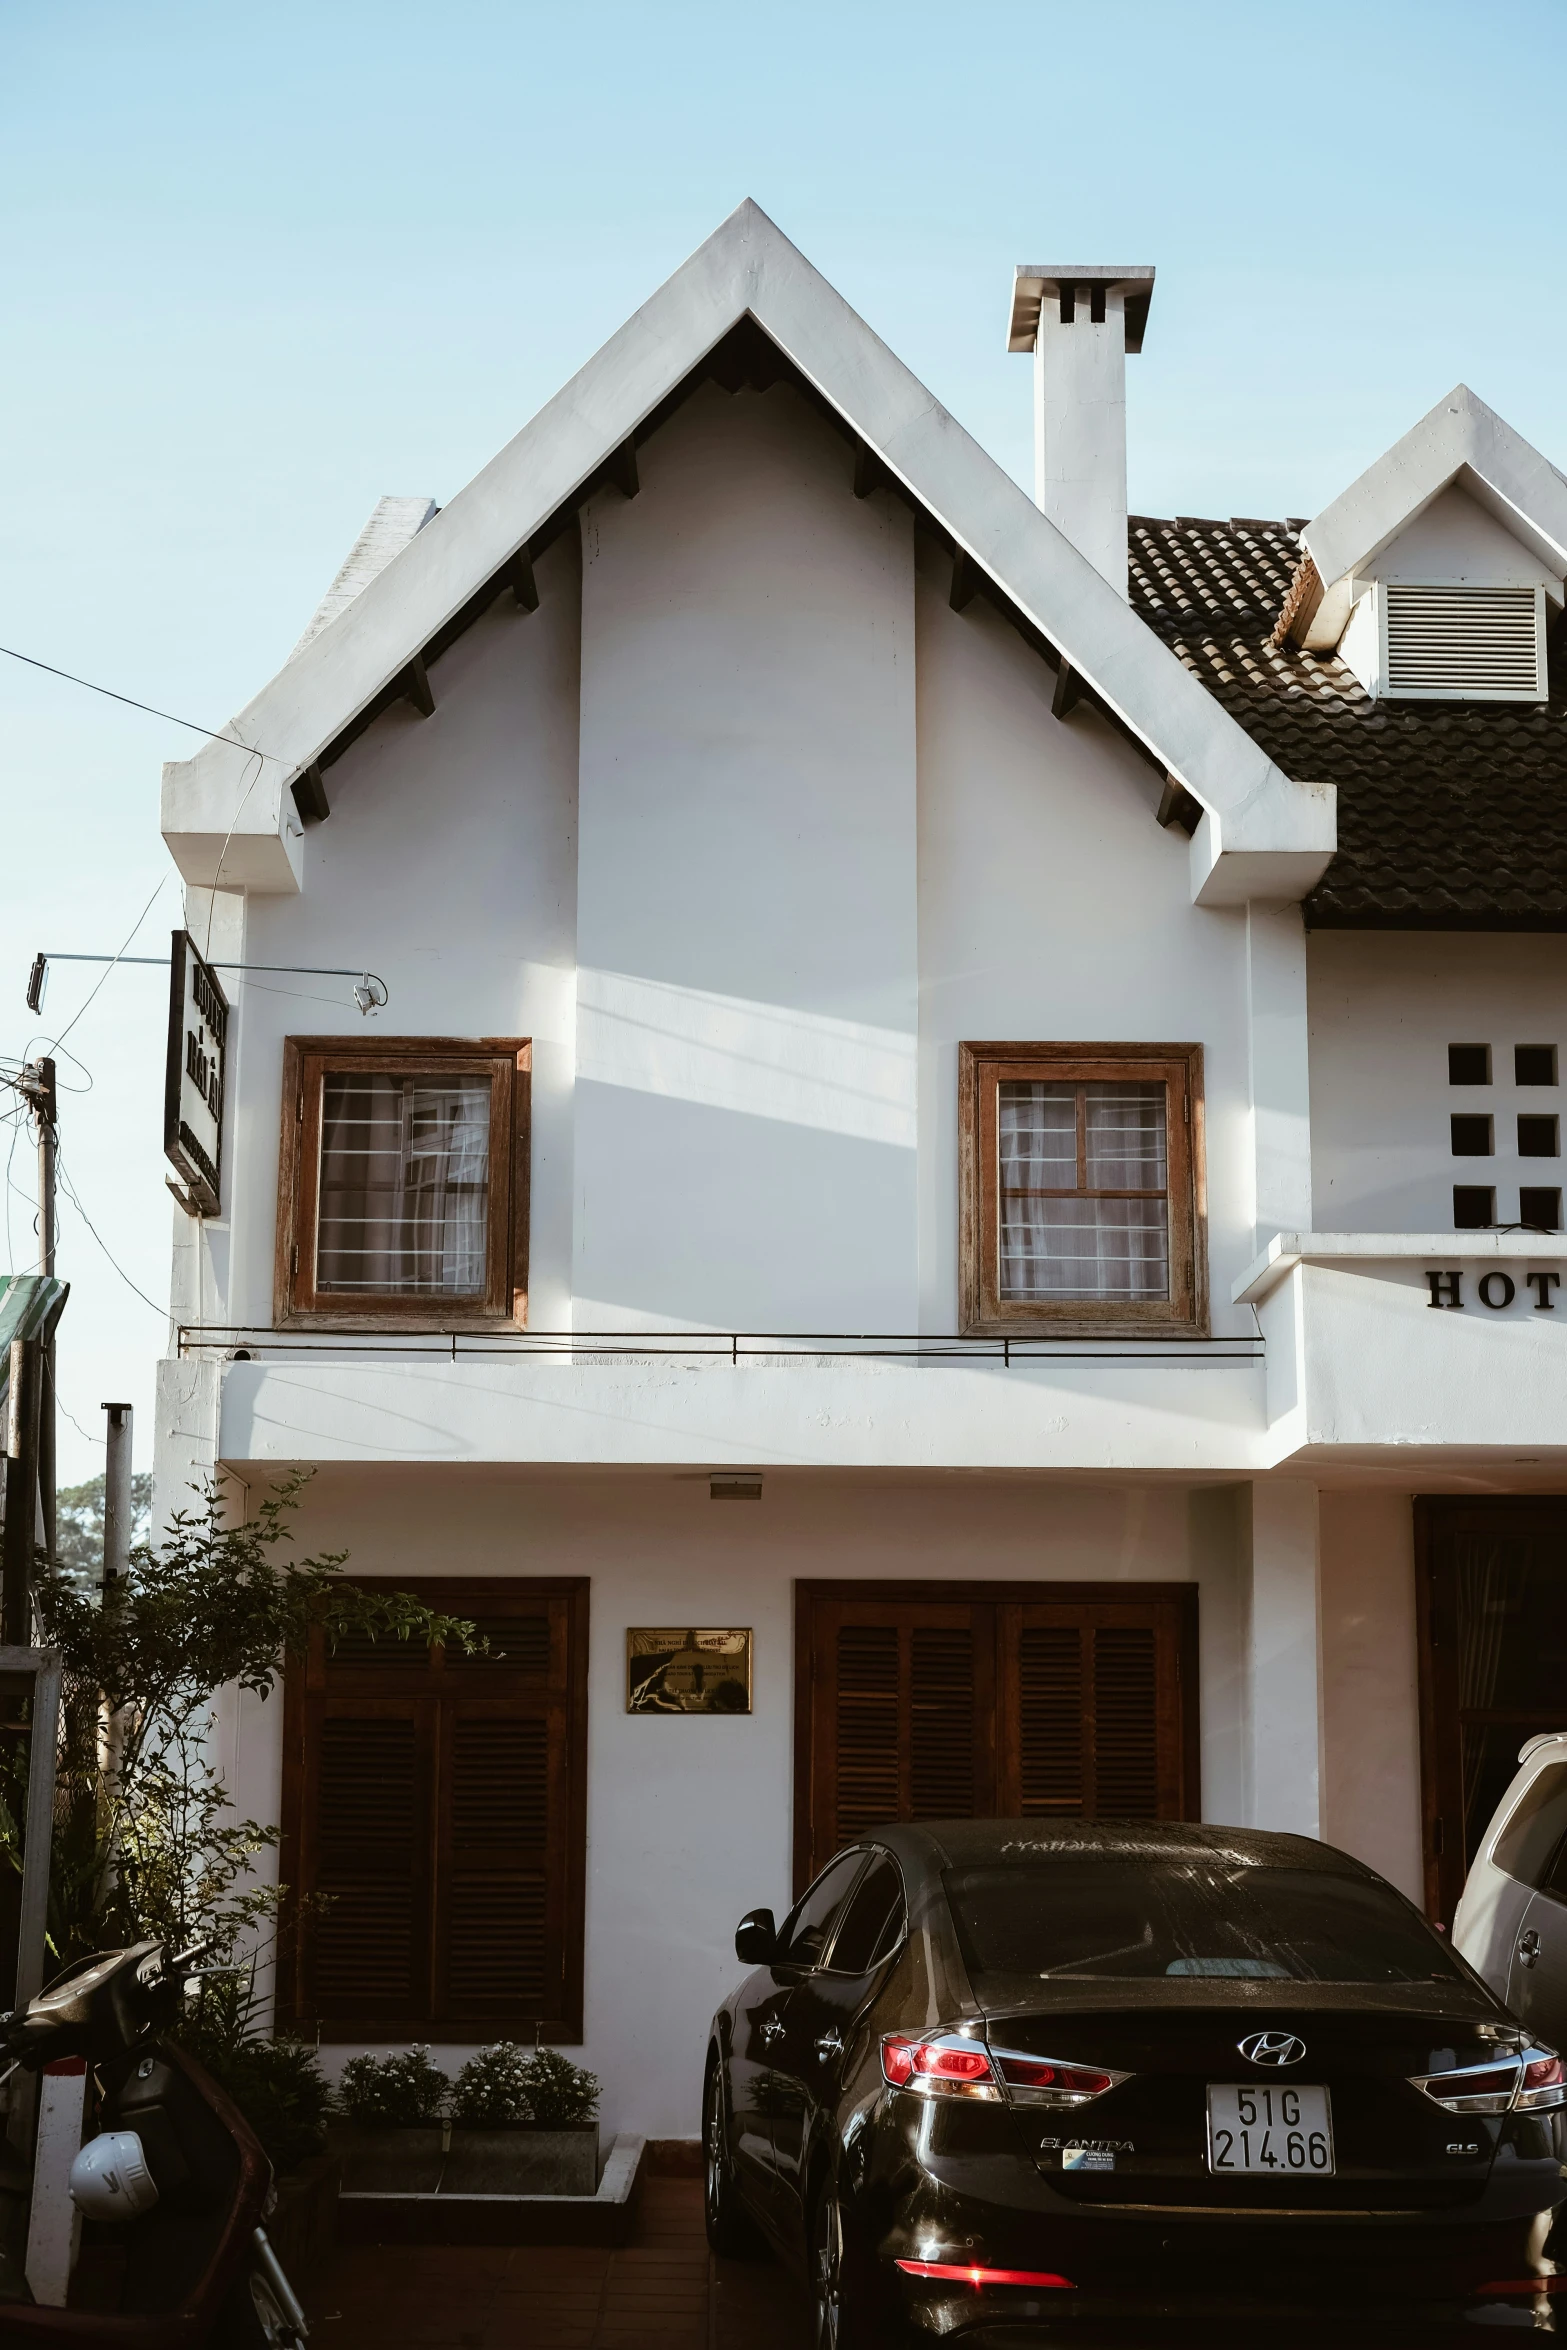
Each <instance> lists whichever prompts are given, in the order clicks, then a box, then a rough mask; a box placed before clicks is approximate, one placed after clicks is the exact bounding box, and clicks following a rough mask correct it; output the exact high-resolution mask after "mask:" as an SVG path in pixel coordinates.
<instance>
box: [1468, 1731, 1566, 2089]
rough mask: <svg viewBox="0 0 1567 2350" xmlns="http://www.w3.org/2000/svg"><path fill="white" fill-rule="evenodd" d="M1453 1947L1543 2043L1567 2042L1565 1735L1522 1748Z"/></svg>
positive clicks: (1478, 1860)
mask: <svg viewBox="0 0 1567 2350" xmlns="http://www.w3.org/2000/svg"><path fill="white" fill-rule="evenodd" d="M1453 1946H1454V1948H1455V1949H1456V1950H1457V1951H1458V1952H1459V1954H1460V1955H1461V1956H1462V1957H1464V1958H1466V1959H1468V1961H1469V1964H1470V1965H1471V1966H1472V1967H1473V1968H1474V1969H1475V1970H1476V1972H1477V1973H1479V1974H1481V1975H1483V1976H1484V1977H1485V1980H1486V1982H1487V1983H1489V1985H1490V1986H1491V1989H1492V1990H1493V1991H1495V1992H1496V1993H1497V1994H1498V1996H1499V1997H1501V1998H1502V1999H1505V2000H1506V2002H1507V2004H1508V2006H1509V2007H1510V2008H1511V2009H1512V2011H1513V2013H1514V2014H1515V2015H1516V2016H1518V2017H1520V2018H1521V2019H1522V2021H1523V2022H1524V2023H1526V2024H1528V2025H1529V2026H1530V2028H1531V2030H1532V2031H1533V2032H1534V2033H1535V2035H1536V2036H1537V2037H1538V2038H1539V2039H1542V2040H1545V2041H1548V2042H1549V2043H1550V2044H1551V2045H1552V2046H1553V2047H1556V2048H1560V2047H1562V2046H1564V2045H1567V1730H1557V1731H1551V1732H1548V1733H1547V1734H1546V1735H1545V1736H1544V1737H1541V1738H1531V1739H1530V1740H1529V1741H1528V1743H1527V1744H1526V1745H1525V1746H1524V1747H1522V1748H1521V1749H1520V1751H1519V1755H1518V1773H1517V1776H1516V1777H1515V1778H1514V1780H1513V1782H1512V1785H1511V1786H1510V1787H1509V1788H1508V1790H1507V1793H1506V1794H1505V1795H1504V1796H1503V1797H1502V1800H1501V1802H1500V1803H1499V1804H1498V1805H1497V1807H1496V1813H1495V1816H1494V1817H1493V1819H1492V1821H1491V1824H1490V1826H1489V1827H1488V1828H1487V1830H1486V1832H1485V1835H1484V1837H1483V1839H1482V1841H1481V1844H1480V1849H1479V1851H1478V1853H1477V1854H1476V1855H1475V1859H1474V1864H1473V1866H1472V1867H1471V1869H1470V1871H1469V1876H1468V1879H1467V1881H1466V1882H1465V1885H1464V1890H1463V1898H1462V1899H1461V1900H1460V1902H1459V1904H1458V1909H1457V1912H1456V1914H1455V1916H1454V1918H1453Z"/></svg>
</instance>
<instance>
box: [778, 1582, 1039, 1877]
mask: <svg viewBox="0 0 1567 2350" xmlns="http://www.w3.org/2000/svg"><path fill="white" fill-rule="evenodd" d="M990 1614H991V1611H990V1610H989V1609H988V1608H986V1607H984V1606H983V1605H980V1606H978V1607H975V1606H973V1605H971V1604H964V1603H962V1602H958V1603H956V1604H953V1603H946V1604H942V1603H940V1602H933V1601H922V1600H918V1599H911V1598H905V1597H902V1596H901V1595H900V1593H899V1589H898V1587H897V1586H896V1585H894V1586H891V1587H890V1588H889V1591H888V1593H887V1595H886V1597H885V1598H882V1597H880V1596H878V1597H876V1598H873V1599H850V1600H840V1599H833V1598H823V1599H821V1600H818V1601H816V1602H815V1603H814V1604H811V1605H809V1608H808V1615H807V1620H806V1624H805V1625H804V1626H803V1627H802V1630H803V1631H804V1635H805V1637H804V1642H803V1643H802V1646H803V1648H804V1650H805V1652H806V1653H808V1655H809V1682H810V1690H811V1700H810V1706H809V1724H808V1727H807V1730H806V1737H807V1739H808V1742H809V1751H810V1758H811V1769H810V1776H811V1794H810V1797H809V1799H808V1803H807V1806H806V1807H805V1808H806V1820H805V1822H804V1823H803V1825H804V1831H805V1832H804V1842H805V1846H806V1852H805V1855H804V1856H803V1858H802V1862H801V1865H802V1867H803V1868H804V1872H805V1880H807V1881H808V1879H809V1878H810V1877H811V1876H814V1875H815V1873H816V1871H817V1870H818V1869H820V1868H821V1867H822V1866H823V1865H824V1864H825V1863H826V1861H827V1860H829V1859H830V1858H831V1856H832V1854H833V1853H834V1852H836V1851H837V1849H838V1847H839V1846H840V1845H842V1844H847V1843H850V1842H852V1841H853V1839H854V1838H855V1837H856V1836H860V1835H863V1834H864V1833H865V1831H866V1830H867V1829H868V1828H874V1827H879V1826H880V1825H882V1824H883V1823H884V1822H886V1821H889V1820H911V1819H973V1818H982V1817H984V1816H985V1815H986V1814H987V1813H988V1812H989V1811H990V1810H991V1808H992V1806H993V1804H994V1800H995V1795H994V1790H995V1745H994V1738H993V1734H992V1725H993V1719H994V1659H995V1648H994V1634H993V1630H992V1626H991V1622H990Z"/></svg>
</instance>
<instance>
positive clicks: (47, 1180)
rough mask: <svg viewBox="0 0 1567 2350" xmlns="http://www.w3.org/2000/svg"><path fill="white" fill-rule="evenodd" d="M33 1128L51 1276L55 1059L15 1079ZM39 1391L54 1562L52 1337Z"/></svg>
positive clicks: (47, 1528) (41, 1257) (42, 1262)
mask: <svg viewBox="0 0 1567 2350" xmlns="http://www.w3.org/2000/svg"><path fill="white" fill-rule="evenodd" d="M17 1091H18V1092H19V1093H20V1094H21V1096H22V1098H23V1100H24V1101H25V1102H26V1104H27V1106H28V1108H29V1109H30V1110H31V1111H32V1114H33V1123H34V1124H35V1125H36V1127H37V1129H38V1270H39V1272H40V1273H45V1274H47V1275H48V1276H49V1277H50V1279H51V1280H52V1279H53V1277H54V1247H55V1154H56V1150H57V1147H58V1144H59V1119H58V1114H57V1113H58V1096H57V1094H56V1090H55V1081H54V1063H53V1061H52V1060H50V1059H48V1058H44V1059H42V1060H37V1061H29V1062H28V1063H27V1064H26V1066H25V1067H24V1068H23V1070H22V1074H21V1077H20V1078H19V1079H18V1080H17ZM39 1371H40V1378H39V1393H38V1403H37V1411H38V1506H39V1510H40V1512H41V1514H42V1518H43V1547H44V1554H45V1556H46V1557H47V1558H48V1560H49V1563H50V1565H51V1566H52V1565H53V1564H54V1549H55V1490H54V1487H55V1467H54V1463H55V1409H54V1396H55V1388H54V1340H53V1338H52V1337H50V1338H46V1339H45V1340H44V1342H43V1347H42V1349H41V1361H40V1365H39Z"/></svg>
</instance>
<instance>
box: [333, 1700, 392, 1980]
mask: <svg viewBox="0 0 1567 2350" xmlns="http://www.w3.org/2000/svg"><path fill="white" fill-rule="evenodd" d="M415 1737H416V1733H415V1729H414V1724H413V1723H412V1721H410V1720H408V1719H406V1718H404V1719H402V1720H396V1719H393V1720H379V1721H378V1720H363V1719H358V1718H349V1719H339V1720H335V1721H332V1720H329V1721H327V1722H325V1723H324V1724H323V1725H322V1731H321V1796H320V1805H321V1808H320V1814H319V1821H320V1826H319V1834H320V1844H321V1849H320V1860H319V1864H318V1873H317V1878H316V1888H317V1891H318V1892H319V1893H321V1894H322V1895H324V1896H325V1899H324V1900H323V1902H322V1914H321V1919H320V1923H319V1927H318V1931H317V1936H316V1992H317V1996H318V1998H319V1999H320V2002H321V2005H322V2007H323V2008H325V2009H327V2010H328V2011H338V2012H340V2011H341V2010H343V2009H345V2008H363V2009H365V2010H367V2011H370V2012H373V2011H374V2009H375V2008H376V2007H380V2008H383V2009H384V2008H386V2007H388V2006H391V2007H406V2006H407V2005H408V2004H409V2002H410V2000H411V1999H412V1998H413V1997H414V1996H415V1986H414V1948H413V1932H414V1843H415V1837H416V1834H417V1826H416V1816H417V1790H416V1784H415V1770H416V1752H415Z"/></svg>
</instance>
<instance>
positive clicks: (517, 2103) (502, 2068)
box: [452, 2040, 533, 2130]
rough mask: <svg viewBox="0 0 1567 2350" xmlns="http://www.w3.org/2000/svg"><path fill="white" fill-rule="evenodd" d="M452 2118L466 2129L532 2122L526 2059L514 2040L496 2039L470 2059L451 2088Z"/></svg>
mask: <svg viewBox="0 0 1567 2350" xmlns="http://www.w3.org/2000/svg"><path fill="white" fill-rule="evenodd" d="M452 2119H453V2121H454V2122H461V2123H463V2124H465V2125H466V2126H467V2127H468V2128H469V2129H491V2130H493V2129H499V2128H501V2127H503V2126H504V2124H505V2123H507V2122H525V2121H531V2120H532V2119H533V2108H532V2106H531V2105H530V2104H529V2102H528V2056H527V2051H526V2050H525V2049H522V2048H519V2047H518V2046H517V2044H516V2042H515V2041H514V2040H497V2041H496V2042H495V2044H494V2046H493V2047H490V2048H481V2049H480V2050H479V2053H478V2055H477V2056H470V2057H469V2059H468V2061H467V2063H466V2064H465V2065H464V2066H463V2068H462V2070H461V2072H460V2073H459V2074H458V2075H457V2079H456V2083H455V2085H454V2086H453V2089H452Z"/></svg>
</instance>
